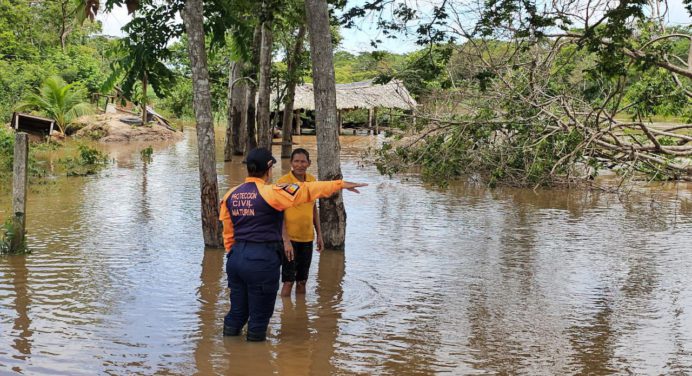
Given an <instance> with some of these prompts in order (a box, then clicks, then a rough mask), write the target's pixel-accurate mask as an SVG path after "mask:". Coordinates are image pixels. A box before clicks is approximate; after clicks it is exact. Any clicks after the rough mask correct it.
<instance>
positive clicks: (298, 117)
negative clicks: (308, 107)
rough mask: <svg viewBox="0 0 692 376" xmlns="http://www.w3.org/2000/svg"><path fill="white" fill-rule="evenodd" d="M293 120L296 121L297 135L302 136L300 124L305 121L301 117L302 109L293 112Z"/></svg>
mask: <svg viewBox="0 0 692 376" xmlns="http://www.w3.org/2000/svg"><path fill="white" fill-rule="evenodd" d="M293 122H294V123H295V127H294V129H295V133H294V134H296V135H298V136H300V126H301V124H302V123H303V120H302V119H301V118H300V110H298V111H296V112H295V113H294V114H293Z"/></svg>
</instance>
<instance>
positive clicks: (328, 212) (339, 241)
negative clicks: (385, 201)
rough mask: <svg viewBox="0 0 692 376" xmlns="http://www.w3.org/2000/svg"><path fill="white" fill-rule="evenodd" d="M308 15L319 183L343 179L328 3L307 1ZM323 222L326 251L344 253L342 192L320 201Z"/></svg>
mask: <svg viewBox="0 0 692 376" xmlns="http://www.w3.org/2000/svg"><path fill="white" fill-rule="evenodd" d="M305 12H306V16H307V22H308V31H309V32H310V52H311V56H312V78H313V82H314V84H313V85H314V86H313V87H314V93H315V127H316V133H317V168H318V175H319V178H320V180H335V179H341V178H342V175H341V161H340V160H339V155H340V152H341V145H339V135H338V134H337V123H336V81H335V78H334V62H333V58H334V57H333V51H332V40H331V32H330V26H329V9H328V8H327V1H326V0H305ZM320 222H321V225H322V237H323V239H324V246H325V248H328V249H338V250H343V249H344V239H345V237H346V211H345V210H344V202H343V199H342V197H341V193H340V192H339V193H337V194H335V195H334V196H332V197H330V198H326V199H321V200H320Z"/></svg>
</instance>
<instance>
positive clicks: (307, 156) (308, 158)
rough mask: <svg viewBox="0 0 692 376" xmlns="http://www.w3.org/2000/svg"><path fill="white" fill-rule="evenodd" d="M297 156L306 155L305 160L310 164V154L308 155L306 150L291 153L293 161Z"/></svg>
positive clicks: (301, 149)
mask: <svg viewBox="0 0 692 376" xmlns="http://www.w3.org/2000/svg"><path fill="white" fill-rule="evenodd" d="M296 154H303V155H305V158H307V160H308V162H310V153H308V151H307V150H305V149H303V148H298V149H293V152H292V153H291V160H293V157H294V156H295V155H296Z"/></svg>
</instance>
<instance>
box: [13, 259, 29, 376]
mask: <svg viewBox="0 0 692 376" xmlns="http://www.w3.org/2000/svg"><path fill="white" fill-rule="evenodd" d="M7 261H8V263H9V265H10V266H11V268H12V269H11V272H10V273H8V277H9V278H8V281H7V282H9V283H10V285H12V286H14V310H15V312H16V317H15V319H14V323H13V325H12V337H14V341H13V345H12V348H13V349H15V350H16V351H17V353H16V354H15V355H13V356H12V357H13V358H14V359H16V360H20V361H26V360H27V359H29V358H30V356H31V341H32V338H31V337H32V336H33V334H34V331H33V330H32V329H31V318H30V317H29V307H30V306H31V303H32V302H31V297H30V294H29V288H28V276H29V270H28V269H27V267H26V257H25V256H9V257H8V258H7ZM12 370H13V371H15V372H22V366H21V365H15V366H13V367H12Z"/></svg>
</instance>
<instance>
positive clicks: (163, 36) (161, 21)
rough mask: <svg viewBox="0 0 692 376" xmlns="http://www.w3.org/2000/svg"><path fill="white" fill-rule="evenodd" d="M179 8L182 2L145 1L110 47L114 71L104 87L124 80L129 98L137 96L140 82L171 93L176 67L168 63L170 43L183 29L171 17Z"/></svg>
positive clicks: (122, 87) (158, 93)
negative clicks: (149, 2)
mask: <svg viewBox="0 0 692 376" xmlns="http://www.w3.org/2000/svg"><path fill="white" fill-rule="evenodd" d="M179 10H180V4H173V3H166V4H162V5H161V6H156V5H153V4H145V5H144V6H143V7H141V8H140V9H139V10H138V11H137V17H135V18H133V19H132V21H130V22H129V23H128V24H127V25H125V27H123V30H124V31H125V32H126V33H128V34H127V36H126V37H125V38H122V39H120V40H119V41H118V44H117V45H116V46H115V47H114V48H113V49H112V50H111V51H109V54H110V56H111V57H113V63H112V64H111V69H112V73H111V75H110V76H109V78H108V80H107V81H106V83H105V84H104V86H103V87H102V90H104V91H106V90H110V89H112V87H113V86H114V85H115V83H116V82H117V81H119V80H122V82H121V89H122V90H123V94H124V95H125V97H127V98H131V99H133V98H134V90H135V84H136V83H137V82H145V83H146V85H150V86H151V87H152V88H153V89H154V92H155V93H156V94H157V95H158V96H160V97H163V96H165V95H166V94H167V93H168V89H169V88H170V87H171V86H173V84H174V82H175V75H174V74H173V71H172V70H171V69H170V68H169V67H168V66H167V65H166V64H165V62H166V61H167V59H168V58H169V57H170V56H171V51H170V49H169V48H168V44H169V42H170V41H171V40H172V39H173V38H175V37H177V36H178V35H180V33H181V30H182V29H181V26H180V25H177V24H175V23H171V22H170V21H171V19H172V18H173V15H174V14H175V13H176V12H178V11H179ZM143 99H146V98H141V96H140V100H143Z"/></svg>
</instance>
